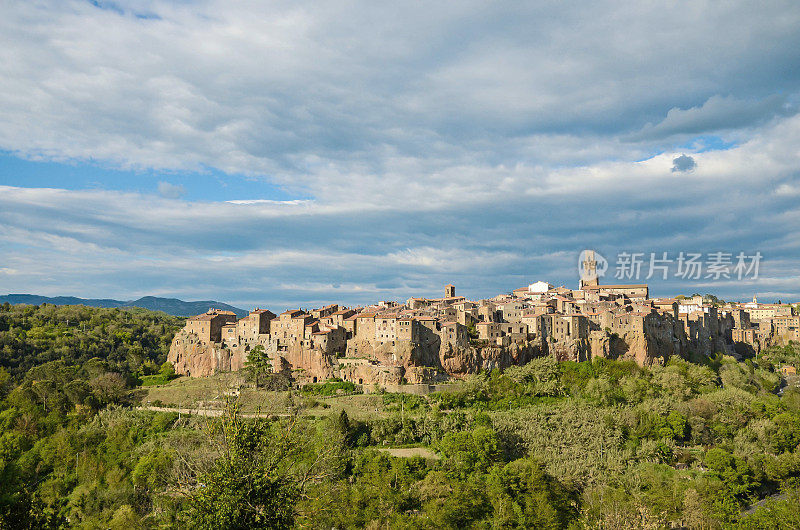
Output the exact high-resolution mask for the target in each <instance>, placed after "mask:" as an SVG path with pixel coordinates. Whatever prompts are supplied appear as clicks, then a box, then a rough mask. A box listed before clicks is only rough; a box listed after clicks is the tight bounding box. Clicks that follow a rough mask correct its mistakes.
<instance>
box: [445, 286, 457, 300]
mask: <svg viewBox="0 0 800 530" xmlns="http://www.w3.org/2000/svg"><path fill="white" fill-rule="evenodd" d="M455 295H456V286H455V285H453V284H447V285H445V286H444V297H445V298H453V297H455Z"/></svg>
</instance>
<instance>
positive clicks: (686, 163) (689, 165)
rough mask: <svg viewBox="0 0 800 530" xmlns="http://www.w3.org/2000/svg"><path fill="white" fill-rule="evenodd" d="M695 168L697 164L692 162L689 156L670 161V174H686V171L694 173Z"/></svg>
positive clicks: (692, 159) (677, 157)
mask: <svg viewBox="0 0 800 530" xmlns="http://www.w3.org/2000/svg"><path fill="white" fill-rule="evenodd" d="M696 167H697V162H695V161H694V158H692V157H691V156H689V155H681V156H676V157H675V158H674V159H673V160H672V172H673V173H676V172H680V173H686V172H687V171H694V168H696Z"/></svg>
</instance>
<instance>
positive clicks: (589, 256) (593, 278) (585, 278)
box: [579, 250, 600, 289]
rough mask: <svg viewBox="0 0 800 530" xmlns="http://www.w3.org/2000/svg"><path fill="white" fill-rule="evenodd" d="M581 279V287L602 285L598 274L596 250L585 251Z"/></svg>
mask: <svg viewBox="0 0 800 530" xmlns="http://www.w3.org/2000/svg"><path fill="white" fill-rule="evenodd" d="M580 273H581V281H580V284H579V287H580V288H581V289H584V288H585V287H597V286H598V285H600V280H599V278H598V275H597V259H595V255H594V250H584V251H583V261H581V269H580Z"/></svg>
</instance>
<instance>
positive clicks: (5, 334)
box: [0, 303, 184, 376]
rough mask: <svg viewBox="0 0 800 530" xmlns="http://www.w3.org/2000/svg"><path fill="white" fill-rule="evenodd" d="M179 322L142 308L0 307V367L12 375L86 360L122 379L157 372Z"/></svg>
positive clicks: (78, 306) (179, 325)
mask: <svg viewBox="0 0 800 530" xmlns="http://www.w3.org/2000/svg"><path fill="white" fill-rule="evenodd" d="M183 324H184V319H182V318H178V317H173V316H170V315H167V314H165V313H160V312H153V311H148V310H145V309H138V308H131V309H124V310H123V309H103V308H93V307H86V306H80V305H73V306H54V305H50V304H43V305H41V306H34V305H10V304H7V303H6V304H2V305H0V368H4V369H6V370H7V371H9V372H10V373H11V374H12V375H14V376H19V375H23V374H24V373H25V372H27V371H28V370H29V369H30V368H32V367H34V366H38V365H40V364H44V363H46V362H50V361H55V360H60V361H63V362H64V363H65V364H67V365H70V366H77V367H80V366H81V365H83V363H85V362H86V361H88V360H89V359H92V358H97V359H101V360H103V361H104V362H106V363H107V364H108V366H109V367H110V369H112V370H114V371H117V372H120V373H122V374H124V375H128V374H132V373H135V372H141V371H145V372H146V371H148V370H152V369H157V368H156V367H157V366H159V365H160V364H161V363H163V362H164V361H165V360H166V358H167V352H168V351H169V345H170V342H171V341H172V337H173V336H174V334H175V332H176V331H177V330H178V329H179V328H180V327H181V326H182V325H183Z"/></svg>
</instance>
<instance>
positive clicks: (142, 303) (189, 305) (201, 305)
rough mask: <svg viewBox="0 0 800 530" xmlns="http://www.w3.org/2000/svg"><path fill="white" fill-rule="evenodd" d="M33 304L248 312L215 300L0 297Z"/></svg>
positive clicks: (172, 312)
mask: <svg viewBox="0 0 800 530" xmlns="http://www.w3.org/2000/svg"><path fill="white" fill-rule="evenodd" d="M5 302H8V303H9V304H31V305H41V304H44V303H47V304H53V305H85V306H90V307H141V308H144V309H150V310H152V311H163V312H165V313H167V314H169V315H175V316H178V317H188V316H192V315H199V314H200V313H205V312H206V311H208V308H209V307H213V308H215V309H226V310H228V311H233V312H234V313H236V316H238V317H243V316H246V315H247V311H245V310H244V309H239V308H238V307H233V306H232V305H228V304H224V303H222V302H215V301H213V300H200V301H197V302H184V301H183V300H178V299H177V298H159V297H157V296H144V297H142V298H139V299H138V300H133V301H128V302H126V301H122V300H111V299H108V298H77V297H75V296H55V297H50V296H39V295H36V294H9V295H6V296H0V304H2V303H5Z"/></svg>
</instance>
